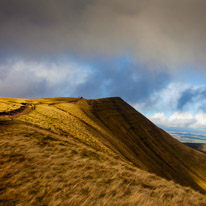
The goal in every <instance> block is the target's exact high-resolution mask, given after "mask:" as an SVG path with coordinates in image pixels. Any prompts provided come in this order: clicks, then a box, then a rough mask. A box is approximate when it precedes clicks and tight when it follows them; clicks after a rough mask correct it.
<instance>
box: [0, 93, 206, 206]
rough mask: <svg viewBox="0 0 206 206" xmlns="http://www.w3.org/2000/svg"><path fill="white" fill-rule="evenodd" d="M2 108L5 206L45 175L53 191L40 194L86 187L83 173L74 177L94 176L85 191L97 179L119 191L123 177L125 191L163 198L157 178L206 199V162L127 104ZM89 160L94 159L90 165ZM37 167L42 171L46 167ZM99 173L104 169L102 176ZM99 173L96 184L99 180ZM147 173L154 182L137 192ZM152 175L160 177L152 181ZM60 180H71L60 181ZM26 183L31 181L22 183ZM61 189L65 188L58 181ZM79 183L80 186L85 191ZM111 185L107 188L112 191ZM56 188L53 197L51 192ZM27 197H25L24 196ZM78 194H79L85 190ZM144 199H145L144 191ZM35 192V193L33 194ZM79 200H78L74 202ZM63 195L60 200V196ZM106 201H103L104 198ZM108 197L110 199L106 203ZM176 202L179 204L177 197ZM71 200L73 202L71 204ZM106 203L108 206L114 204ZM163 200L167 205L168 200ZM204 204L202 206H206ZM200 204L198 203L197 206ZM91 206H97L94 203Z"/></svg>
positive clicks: (69, 101)
mask: <svg viewBox="0 0 206 206" xmlns="http://www.w3.org/2000/svg"><path fill="white" fill-rule="evenodd" d="M1 105H3V106H1ZM0 106H1V109H0V131H1V139H0V145H1V148H0V149H1V152H0V155H1V159H2V160H1V161H2V162H1V163H2V168H3V170H0V172H1V173H2V174H3V175H1V176H0V181H1V182H2V183H3V186H2V188H0V189H1V191H3V192H1V193H0V203H1V201H2V202H6V201H10V202H11V203H15V201H17V202H18V198H19V197H18V198H17V196H18V195H19V192H17V189H16V190H15V188H19V187H20V188H21V185H22V187H23V188H24V187H25V188H27V187H29V186H28V185H27V184H28V182H29V181H28V180H30V181H31V180H32V179H34V180H35V181H36V182H35V181H34V182H35V183H33V184H34V185H35V184H38V183H37V182H39V181H40V179H39V177H38V178H37V176H38V175H40V176H41V178H42V180H45V182H43V183H39V184H40V185H42V184H43V185H45V187H44V186H42V187H43V188H45V190H43V189H42V188H39V187H38V186H37V185H36V186H34V185H33V187H34V188H38V189H37V190H35V191H36V192H37V191H41V192H42V191H44V192H46V191H47V192H48V194H50V192H51V194H53V192H54V191H53V190H54V188H53V187H54V185H51V182H48V180H51V179H52V177H53V178H57V179H58V178H60V179H61V178H62V179H64V180H65V181H67V180H66V179H65V178H66V177H67V178H68V177H73V178H74V177H75V178H74V179H75V181H77V179H78V176H79V180H80V179H82V178H83V179H84V177H83V176H82V175H83V174H79V172H81V171H78V169H76V170H75V169H74V168H82V167H83V168H82V171H85V172H86V173H88V174H90V175H88V176H87V177H85V178H86V179H84V180H85V181H86V180H87V181H86V182H84V184H87V183H88V184H91V182H93V181H92V179H93V178H94V179H95V177H96V176H98V175H99V176H98V178H100V176H101V175H103V176H102V178H103V180H105V178H106V179H107V180H105V181H109V182H108V184H109V183H111V185H113V184H112V182H113V181H114V178H112V177H114V176H115V175H117V176H118V178H120V179H121V178H123V180H124V181H123V182H124V183H125V184H123V183H121V184H123V185H124V186H125V185H127V187H128V188H130V187H132V188H133V189H134V187H133V186H134V185H135V186H137V185H138V184H141V185H144V188H145V189H146V190H149V191H150V192H151V191H153V192H154V193H155V188H158V185H157V184H155V185H154V184H153V185H151V184H149V183H148V181H150V180H151V182H154V180H152V178H153V177H154V179H156V180H158V181H159V180H160V179H161V178H164V179H166V180H161V181H163V182H164V181H165V182H164V183H165V185H167V184H166V182H167V180H172V181H174V182H175V183H176V184H180V185H182V186H184V187H185V186H186V187H191V188H193V189H194V190H197V191H200V192H202V193H205V192H206V155H205V154H203V153H200V152H198V151H195V150H193V149H191V148H189V147H187V146H185V145H183V144H181V143H180V142H179V141H177V140H176V139H174V138H172V137H171V136H170V135H169V134H168V133H166V132H165V131H163V130H162V129H160V128H158V127H157V126H155V125H154V124H153V123H152V122H151V121H149V120H148V119H147V118H146V117H144V116H143V115H142V114H140V113H139V112H137V111H136V110H135V109H134V108H133V107H131V106H130V105H129V104H127V103H126V102H125V101H123V100H122V99H121V98H119V97H113V98H104V99H96V100H86V99H83V98H45V99H10V98H0ZM28 151H29V152H28ZM67 157H68V158H67ZM85 158H86V159H87V160H86V162H85ZM57 160H58V161H57ZM35 161H36V162H35ZM48 161H51V162H48ZM37 162H38V164H40V165H41V166H42V167H39V165H38V164H37ZM75 162H76V163H77V162H78V164H79V166H77V165H75ZM87 162H88V164H87ZM44 163H45V166H44ZM47 164H48V165H47ZM101 164H102V165H105V168H107V169H108V170H110V169H111V171H116V174H115V173H112V172H111V171H110V172H109V171H107V169H105V170H106V171H104V172H103V171H102V172H103V173H102V172H99V170H101V169H100V168H101ZM46 165H47V166H46ZM94 165H96V168H95V166H94ZM112 165H113V166H114V165H116V166H114V167H115V168H116V169H115V168H114V167H113V166H112ZM48 166H49V167H48ZM68 167H70V169H71V167H72V168H73V170H74V171H75V172H76V174H75V173H71V171H70V172H69V171H68ZM31 168H33V170H32V169H31ZM94 168H95V169H94ZM118 168H119V169H118ZM120 168H121V169H120ZM20 170H21V171H22V173H23V174H22V173H21V172H20ZM47 170H48V171H47ZM90 170H91V171H90ZM120 170H122V171H120ZM14 171H15V172H14ZM32 171H33V172H32ZM49 171H50V172H51V173H50V172H49ZM54 171H55V172H54ZM58 171H59V172H58ZM74 171H73V172H74ZM89 171H90V172H89ZM94 171H96V172H97V174H95V173H94ZM123 171H125V173H124V172H123ZM108 172H109V173H108ZM148 172H149V173H148ZM91 173H92V174H93V176H91ZM104 173H105V174H107V175H109V176H107V175H106V176H107V177H106V176H105V175H104ZM123 173H124V175H123ZM140 173H141V174H144V175H145V177H147V180H145V178H143V179H144V181H146V182H144V181H143V180H142V181H143V182H144V183H143V182H142V183H140V182H139V183H138V181H140V178H139V179H138V178H137V179H138V181H137V182H136V183H133V184H134V185H133V186H129V185H130V183H131V184H132V181H133V180H134V179H135V175H136V174H140ZM151 173H153V174H154V176H152V177H151V178H149V176H150V175H149V174H151ZM54 174H55V175H56V176H54ZM59 175H63V176H61V177H60V176H59ZM144 175H142V176H141V177H143V176H144ZM89 176H90V177H89ZM117 176H116V177H117ZM158 176H159V177H158ZM24 177H25V179H24V180H23V179H21V178H24ZM109 177H110V178H109ZM116 177H115V178H116ZM130 177H131V179H130ZM160 177H161V178H160ZM96 178H97V177H96ZM98 178H97V179H98ZM128 178H129V179H130V180H129V179H128ZM132 178H134V179H132ZM97 179H95V180H97ZM137 179H136V180H137ZM79 180H78V181H79ZM156 180H155V181H156ZM24 181H26V182H24ZM27 181H28V182H27ZM55 181H57V182H58V180H55ZM59 181H60V180H59ZM75 181H74V182H73V183H74V184H77V183H76V182H75ZM98 181H100V179H98ZM128 181H131V182H130V183H129V182H128ZM56 184H57V183H56ZM61 184H62V183H61ZM61 184H60V185H59V186H60V188H61V190H63V189H64V190H66V188H71V185H70V184H72V183H69V184H68V185H61ZM96 184H97V183H96V182H95V183H94V185H95V187H97V185H96ZM102 184H103V183H102ZM104 184H105V187H106V188H107V187H108V186H106V185H107V183H104ZM170 184H173V183H168V185H170ZM160 186H161V184H160ZM90 187H91V188H92V189H91V190H92V191H93V189H94V188H93V187H92V186H91V185H90ZM90 187H89V188H90ZM119 187H121V186H119ZM174 187H175V186H174ZM29 188H30V187H29ZM49 188H50V189H51V188H53V189H51V191H50V189H49ZM178 188H181V186H178V187H177V188H176V192H177V193H178V191H179V190H178ZM110 189H111V188H110ZM111 190H112V189H111ZM14 191H15V192H14ZM18 191H21V190H18ZM22 191H24V190H23V189H22ZM75 191H76V192H77V193H78V187H77V190H75ZM129 191H130V192H129V194H127V195H131V190H130V189H129ZM136 191H138V189H137V188H136ZM182 191H184V192H185V193H184V194H187V193H188V191H190V192H189V193H190V195H191V194H193V190H191V189H182ZM29 192H30V193H32V191H31V188H30V189H29ZM90 192H91V191H89V190H88V189H87V190H86V191H85V195H87V196H88V195H89V193H90ZM93 192H94V191H93ZM116 192H117V191H116ZM116 192H115V194H116ZM34 193H35V192H34ZM74 193H75V192H74ZM74 193H72V194H73V195H74ZM83 193H84V192H83ZM103 193H105V192H103ZM107 193H108V191H107ZM123 193H124V192H123ZM11 194H13V197H12V198H13V199H9V197H10V195H11ZM55 194H56V193H55ZM57 194H59V193H58V192H57ZM57 194H56V195H57ZM81 194H82V193H81ZM115 194H114V197H117V196H115ZM132 194H133V193H132ZM135 194H136V193H135ZM139 194H142V193H139ZM145 194H147V195H148V197H151V196H152V194H148V193H145ZM178 194H179V193H178ZM197 194H198V195H197V197H196V198H199V197H200V196H201V195H200V194H199V193H197ZM21 195H22V194H21ZM38 195H40V194H38ZM38 195H37V196H38ZM70 195H71V194H70ZM75 195H76V193H75ZM75 195H74V196H73V198H74V197H75ZM99 195H100V196H101V195H102V193H101V194H99ZM122 195H123V194H122ZM155 195H156V196H158V195H157V192H156V193H155ZM181 195H182V194H181ZM181 195H180V196H181ZM34 196H35V195H33V196H32V194H29V195H28V198H29V197H30V199H29V201H32V200H31V198H32V197H33V198H34ZM40 196H41V195H40ZM46 196H48V195H46ZM105 196H106V194H105V195H104V196H102V198H103V197H105ZM186 196H187V195H186ZM186 196H185V197H186ZM15 197H16V200H15ZM89 197H91V200H90V201H89V200H88V199H87V201H89V202H90V203H92V201H94V202H95V200H94V199H92V198H94V197H92V196H89ZM192 197H194V195H192ZM22 198H23V197H22ZM41 198H42V199H41V200H42V201H43V200H44V201H48V199H44V198H45V197H43V195H42V196H41ZM108 198H109V197H108ZM159 198H160V197H159ZM167 198H168V197H167ZM167 198H166V199H167ZM169 198H170V199H172V198H173V195H172V196H170V197H169ZM187 198H188V196H187ZM202 198H203V197H201V198H200V199H201V201H203V199H202ZM54 199H55V201H57V199H58V198H56V197H54ZM67 199H68V200H69V201H71V198H69V196H68V198H67ZM103 199H104V198H103ZM106 199H107V198H106ZM106 199H104V201H107V200H108V199H107V200H106ZM163 199H164V198H163ZM160 200H162V199H161V198H160ZM19 201H20V200H19ZM33 201H34V202H35V203H37V202H38V200H36V199H33ZM79 201H80V200H79ZM81 201H83V200H81ZM81 201H80V202H81ZM96 201H97V200H96ZM102 201H103V200H102ZM111 201H112V198H111V197H110V203H111ZM151 201H152V200H151ZM162 201H163V200H162ZM165 201H166V200H165ZM184 201H185V200H184ZM188 201H189V199H188ZM196 201H197V200H196ZM198 201H199V200H198ZM201 201H200V202H199V203H198V204H199V205H200V203H201ZM57 202H58V201H57ZM83 202H84V201H83ZM154 202H155V200H154ZM67 203H68V202H67ZM70 203H71V202H70ZM156 203H157V202H156ZM193 203H194V201H193ZM151 204H152V203H151ZM175 204H176V203H175V202H173V205H175ZM198 204H195V203H194V205H198ZM201 204H202V203H201ZM74 205H75V204H74ZM85 205H89V204H88V202H87V204H86V203H85ZM91 205H92V204H91ZM142 205H147V204H146V203H145V204H142ZM148 205H149V203H148ZM153 205H155V204H153ZM164 205H166V204H164ZM167 205H170V204H169V203H168V204H167ZM171 205H172V201H171ZM185 205H186V204H185ZM188 205H189V203H188ZM202 205H204V203H203V204H202Z"/></svg>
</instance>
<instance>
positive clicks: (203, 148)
mask: <svg viewBox="0 0 206 206" xmlns="http://www.w3.org/2000/svg"><path fill="white" fill-rule="evenodd" d="M184 145H187V146H188V147H191V148H193V149H196V150H198V151H200V152H203V153H205V154H206V144H204V143H184Z"/></svg>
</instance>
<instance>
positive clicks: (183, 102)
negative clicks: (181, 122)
mask: <svg viewBox="0 0 206 206" xmlns="http://www.w3.org/2000/svg"><path fill="white" fill-rule="evenodd" d="M205 100H206V88H188V89H186V90H184V91H183V92H182V93H181V96H180V98H179V99H178V104H177V109H179V110H183V109H184V108H185V107H186V106H187V105H189V104H191V103H197V102H201V103H202V104H201V105H200V107H199V109H201V110H206V107H205V106H204V105H205Z"/></svg>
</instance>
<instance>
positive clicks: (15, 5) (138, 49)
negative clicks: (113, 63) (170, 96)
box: [0, 0, 206, 67]
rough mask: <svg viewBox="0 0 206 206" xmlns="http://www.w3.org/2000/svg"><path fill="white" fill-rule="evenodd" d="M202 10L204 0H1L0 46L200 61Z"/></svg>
mask: <svg viewBox="0 0 206 206" xmlns="http://www.w3.org/2000/svg"><path fill="white" fill-rule="evenodd" d="M205 10H206V1H204V0H167V1H165V0H150V1H145V0H138V1H136V0H128V1H124V0H104V1H101V0H78V1H77V0H44V1H42V0H41V1H40V0H35V1H34V0H18V1H13V0H0V28H1V30H0V47H1V50H4V51H5V52H8V53H12V54H16V55H17V54H18V55H23V56H26V55H27V56H28V55H31V56H32V57H34V54H35V55H37V56H38V55H40V56H41V55H43V54H48V52H50V53H59V52H62V53H63V52H70V53H76V54H77V55H80V56H81V55H83V56H95V55H105V56H118V55H123V54H125V53H126V54H128V53H129V54H130V55H131V56H132V57H133V58H134V59H135V58H137V57H138V59H140V60H142V61H144V62H147V63H148V64H150V65H151V67H155V65H156V64H158V65H159V64H164V65H170V67H174V66H176V64H182V63H185V62H187V63H188V62H189V63H190V62H191V63H198V64H200V65H205V58H204V54H205V52H206V43H205V36H206V25H205V19H206V12H205Z"/></svg>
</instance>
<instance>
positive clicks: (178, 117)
mask: <svg viewBox="0 0 206 206" xmlns="http://www.w3.org/2000/svg"><path fill="white" fill-rule="evenodd" d="M149 119H150V120H151V121H152V122H154V123H155V124H157V125H160V126H165V127H171V128H190V129H198V130H202V129H206V113H198V114H195V115H192V114H191V113H189V112H175V113H173V114H172V115H170V116H169V117H167V116H166V115H165V114H164V113H163V112H162V113H156V114H154V115H153V116H151V117H149Z"/></svg>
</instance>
